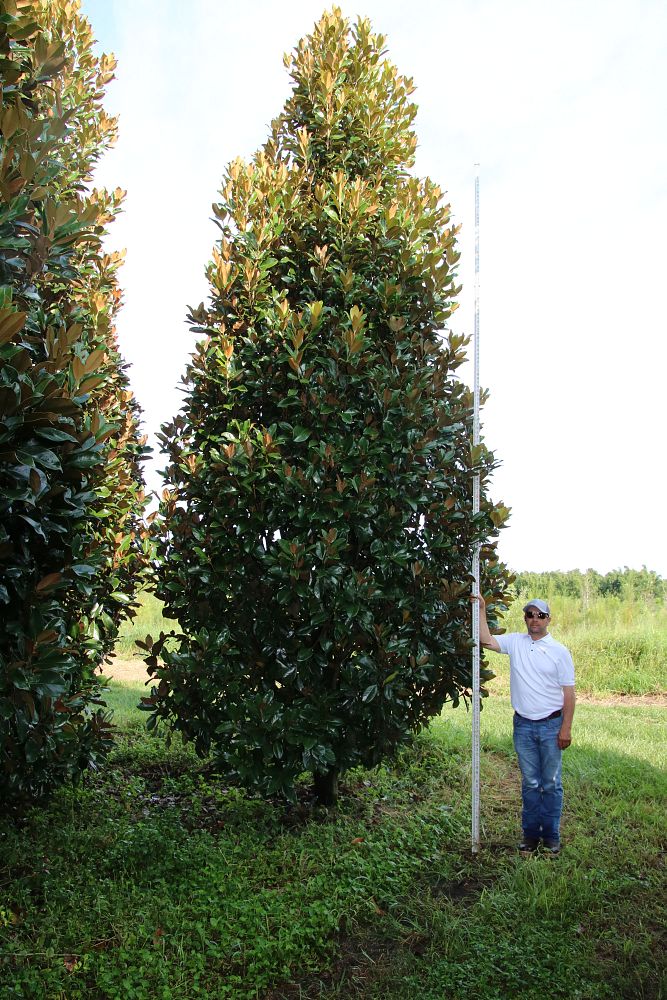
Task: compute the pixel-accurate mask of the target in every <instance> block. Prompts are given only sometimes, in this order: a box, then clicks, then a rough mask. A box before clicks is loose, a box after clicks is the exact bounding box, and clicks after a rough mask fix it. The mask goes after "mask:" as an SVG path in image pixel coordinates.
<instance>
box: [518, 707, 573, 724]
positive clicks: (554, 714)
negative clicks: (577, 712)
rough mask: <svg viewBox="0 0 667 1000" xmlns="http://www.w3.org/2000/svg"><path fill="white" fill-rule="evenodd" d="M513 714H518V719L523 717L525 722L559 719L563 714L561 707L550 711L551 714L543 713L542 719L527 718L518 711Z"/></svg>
mask: <svg viewBox="0 0 667 1000" xmlns="http://www.w3.org/2000/svg"><path fill="white" fill-rule="evenodd" d="M514 714H515V715H518V716H519V718H520V719H525V720H526V722H547V721H548V720H549V719H559V718H560V716H561V715H562V714H563V709H562V708H557V709H556V711H555V712H552V713H551V715H545V716H544V718H543V719H528V718H527V717H526V716H525V715H521V714H520V713H519V712H515V713H514Z"/></svg>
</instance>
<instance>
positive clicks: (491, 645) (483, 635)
mask: <svg viewBox="0 0 667 1000" xmlns="http://www.w3.org/2000/svg"><path fill="white" fill-rule="evenodd" d="M471 600H472V601H475V600H476V601H478V602H479V641H480V643H481V645H482V646H484V648H485V649H492V650H493V651H494V653H499V652H500V646H499V645H498V640H497V639H496V637H495V636H494V635H491V633H490V632H489V625H488V622H487V620H486V602H485V601H484V598H483V597H482V595H481V594H479V595H478V596H477V597H471Z"/></svg>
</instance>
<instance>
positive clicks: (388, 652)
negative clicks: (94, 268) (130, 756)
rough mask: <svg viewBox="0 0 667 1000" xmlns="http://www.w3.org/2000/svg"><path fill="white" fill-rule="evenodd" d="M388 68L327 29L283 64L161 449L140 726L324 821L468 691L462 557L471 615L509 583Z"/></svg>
mask: <svg viewBox="0 0 667 1000" xmlns="http://www.w3.org/2000/svg"><path fill="white" fill-rule="evenodd" d="M383 50H384V38H383V37H382V36H379V35H373V34H372V33H371V27H370V24H369V22H368V21H366V20H359V21H358V23H357V24H356V25H354V26H353V27H351V26H350V24H349V23H348V21H347V20H345V19H344V18H343V17H342V15H341V13H340V11H339V10H336V9H334V10H333V11H332V12H331V13H328V14H325V15H324V16H323V17H322V19H321V20H320V22H319V23H318V24H317V25H316V26H315V28H314V30H313V33H312V35H310V36H308V37H307V38H306V39H305V40H302V41H301V42H300V43H299V45H298V47H297V48H296V50H295V52H294V54H293V55H292V56H289V57H286V63H287V66H288V68H289V71H290V75H291V79H292V93H291V96H290V98H289V100H288V101H287V103H286V105H285V107H284V110H283V111H282V113H281V114H280V116H279V117H278V118H277V119H276V120H275V121H274V122H273V124H272V128H271V134H270V136H269V138H268V140H267V142H266V144H265V145H264V147H263V148H262V149H261V150H260V151H259V152H258V153H257V154H256V155H255V156H254V158H253V160H252V162H251V163H244V162H242V161H241V160H235V161H234V162H233V163H232V164H231V165H230V166H229V167H228V169H227V172H226V174H225V177H224V181H223V187H222V192H221V201H220V203H219V204H217V205H215V206H214V212H215V217H216V221H217V223H218V226H219V228H220V233H221V236H220V240H219V242H218V244H217V245H216V247H215V248H214V251H213V260H212V262H211V263H210V264H209V267H208V272H207V273H208V278H209V281H210V286H211V299H210V304H209V306H208V307H206V306H204V305H202V306H200V307H199V308H198V309H195V310H193V311H192V313H191V321H192V323H193V325H194V328H195V329H196V330H197V331H198V332H200V333H202V334H204V335H205V336H204V339H203V340H202V341H201V343H200V344H199V346H198V348H197V351H196V353H195V355H194V357H193V360H192V364H191V365H190V367H189V368H188V371H187V374H186V379H185V382H186V387H187V395H186V399H185V405H184V407H183V410H182V411H181V413H179V415H178V416H177V417H176V418H175V420H174V421H173V423H171V424H170V425H169V426H166V427H164V428H163V433H162V443H163V446H164V449H165V451H166V453H167V455H168V457H169V465H168V468H167V470H166V489H165V491H164V494H163V500H162V504H161V507H160V513H159V517H158V519H157V521H156V534H157V540H158V546H159V551H160V557H161V558H160V562H159V585H158V594H159V596H160V597H161V598H162V599H163V600H164V601H165V602H166V613H167V614H168V615H169V616H171V617H174V618H176V619H178V622H179V624H180V628H181V632H182V634H181V635H179V637H178V639H177V641H176V642H175V643H174V642H173V640H172V643H171V644H170V645H169V647H168V648H167V647H166V646H165V644H164V642H163V640H162V639H160V641H158V642H157V643H153V640H152V639H151V637H148V640H147V644H146V645H147V647H148V648H149V651H150V654H151V655H150V656H149V658H148V662H149V665H150V666H151V669H152V671H153V673H154V674H155V676H156V679H157V680H158V683H157V686H156V687H155V688H154V689H153V693H152V696H151V698H149V699H146V704H145V707H146V708H147V709H149V710H151V711H152V722H153V724H155V723H156V722H157V721H158V720H159V719H168V720H170V721H171V723H172V724H173V726H175V727H176V729H178V730H180V731H181V732H182V733H183V734H184V735H185V736H186V737H187V738H189V739H192V740H194V741H195V745H196V747H197V750H198V751H199V752H200V753H202V754H206V753H209V752H211V751H212V752H214V753H215V755H216V756H217V757H218V758H219V760H220V761H221V762H222V764H224V766H225V767H226V768H227V769H229V770H231V771H233V772H235V773H236V774H237V775H238V776H239V777H240V779H241V780H242V781H244V782H245V783H246V784H249V785H251V786H254V787H257V788H259V789H260V790H262V791H264V792H265V793H273V792H278V791H279V792H282V793H285V794H287V795H290V794H292V793H293V783H294V780H295V778H296V777H297V776H298V775H299V774H300V773H302V772H304V771H310V772H312V773H313V774H314V776H315V784H316V790H317V793H318V796H319V798H320V799H321V800H322V801H328V800H331V799H332V798H333V797H334V796H335V788H336V779H337V775H338V774H339V772H340V771H342V770H344V769H346V768H349V767H352V766H353V765H358V764H362V765H366V766H372V765H375V764H377V763H378V762H379V761H380V760H382V759H383V758H384V757H385V756H386V755H389V754H391V753H392V751H393V750H394V749H395V748H396V747H397V746H398V745H399V744H400V743H401V742H403V741H404V740H405V739H406V738H407V737H408V736H409V734H411V733H414V732H415V731H416V730H418V729H419V728H420V727H421V726H423V725H424V724H425V723H427V721H428V720H429V719H430V718H431V717H432V716H434V715H436V714H437V713H439V712H440V711H441V709H442V707H443V705H444V703H445V702H446V701H451V702H452V703H453V704H454V705H456V704H458V702H459V699H460V697H461V695H462V694H464V695H465V694H467V692H468V690H469V687H470V685H471V640H470V601H469V595H470V588H471V560H472V555H473V550H474V547H475V545H476V543H481V544H482V576H483V581H484V589H485V592H486V593H487V596H488V599H489V605H490V612H491V614H493V608H494V606H496V607H504V600H505V591H506V587H507V584H508V582H509V577H508V573H507V570H506V568H505V567H504V566H502V565H501V564H499V563H498V561H497V559H496V556H495V552H494V547H493V543H492V539H493V538H494V537H495V536H496V535H497V531H498V528H499V526H500V525H501V524H502V522H503V521H504V520H505V518H506V516H507V513H508V512H507V510H506V508H504V507H502V506H494V505H493V504H492V502H491V501H490V500H489V498H488V496H487V493H486V482H487V478H488V476H489V473H490V472H491V471H492V469H493V467H494V458H493V456H492V455H491V453H490V452H489V451H488V450H487V449H486V448H485V447H484V446H483V445H481V446H479V447H477V448H474V449H473V448H472V447H471V435H472V416H473V414H472V394H471V392H470V390H469V389H468V388H467V387H466V386H465V385H464V384H463V383H462V382H461V381H460V380H459V379H458V377H457V369H458V368H459V367H460V365H461V364H462V363H463V361H464V360H465V345H466V340H465V338H464V337H463V336H462V335H460V334H455V333H452V332H447V327H448V322H449V319H450V316H451V314H452V312H453V311H454V309H455V307H456V306H455V296H456V294H457V293H458V291H459V289H458V288H457V284H456V277H455V270H454V269H455V265H456V262H457V260H458V257H459V254H458V251H457V249H456V232H457V230H456V227H455V226H454V225H453V224H452V223H451V217H450V209H449V206H448V205H447V204H446V203H445V202H444V201H443V197H442V192H441V190H440V188H439V187H438V186H437V185H436V184H435V183H434V182H433V181H431V180H429V179H428V178H427V179H424V180H419V179H417V178H416V177H414V176H412V174H411V173H410V168H411V167H412V166H413V162H414V151H415V147H416V142H417V140H416V136H415V134H414V132H413V131H412V123H413V120H414V117H415V113H416V106H415V105H414V104H413V103H412V102H411V94H412V91H413V87H412V83H411V81H410V80H407V79H404V78H403V77H401V76H399V74H398V72H397V70H396V69H395V67H394V66H392V65H391V63H389V62H388V61H387V60H386V59H385V58H384V55H383ZM476 472H479V473H480V475H481V478H482V484H483V486H482V501H481V512H480V513H479V514H478V515H477V516H473V514H472V484H473V477H474V474H475V473H476ZM487 676H488V675H487Z"/></svg>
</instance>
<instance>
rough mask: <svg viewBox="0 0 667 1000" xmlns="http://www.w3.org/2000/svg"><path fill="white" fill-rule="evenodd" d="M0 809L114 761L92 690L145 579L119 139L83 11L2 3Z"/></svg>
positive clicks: (140, 446) (106, 63)
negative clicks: (115, 181) (126, 353)
mask: <svg viewBox="0 0 667 1000" xmlns="http://www.w3.org/2000/svg"><path fill="white" fill-rule="evenodd" d="M0 10H1V12H2V17H1V18H0V76H1V81H2V107H1V109H0V133H1V136H0V148H1V151H2V156H1V158H0V194H1V195H2V205H1V206H0V618H1V622H2V624H1V626H0V794H2V795H5V796H9V797H28V796H31V795H37V794H40V793H42V792H45V791H47V790H48V789H49V788H51V787H52V786H53V785H54V784H56V783H58V782H59V781H62V780H64V779H65V778H68V777H74V776H76V775H77V774H78V773H79V772H80V771H81V770H82V769H83V768H84V767H85V766H86V765H87V764H88V763H89V762H91V761H93V760H94V759H95V757H96V756H97V755H98V754H99V753H100V752H101V751H103V750H104V749H105V748H106V747H107V746H108V744H109V739H110V734H109V723H108V720H107V718H106V716H105V714H104V713H103V711H102V710H101V709H100V707H99V706H100V702H99V698H100V677H99V676H98V675H97V674H96V673H95V669H96V667H98V665H99V664H100V662H101V660H102V658H103V656H104V654H105V653H107V652H108V651H109V650H110V649H111V647H112V645H113V640H114V638H115V636H116V633H117V628H118V624H119V622H120V620H121V619H122V618H123V617H124V616H125V615H126V614H127V613H128V611H130V612H131V609H132V594H133V591H134V588H135V587H136V586H137V585H138V584H139V583H140V581H141V575H142V573H143V572H144V571H145V568H146V566H147V563H148V559H147V555H148V549H147V545H148V540H147V538H146V537H142V533H143V535H144V536H145V534H146V531H145V529H144V527H143V521H142V520H141V516H142V513H143V509H144V500H143V496H142V481H141V474H140V461H141V458H142V455H143V452H144V451H145V448H144V443H143V441H142V439H141V438H140V437H139V435H138V429H137V427H138V408H137V405H136V403H135V402H134V399H133V397H132V394H131V392H130V391H129V388H128V380H127V375H126V372H125V366H124V365H123V363H122V360H121V358H120V355H119V353H118V347H117V343H116V337H115V331H114V317H115V313H116V311H117V309H118V306H119V303H120V291H119V289H118V286H117V280H116V272H117V269H118V267H119V265H120V262H121V255H120V254H114V253H111V254H109V253H106V252H104V250H103V247H102V239H103V237H104V235H105V232H106V226H107V224H108V222H110V221H111V220H112V219H113V218H114V216H115V215H116V213H117V211H118V210H119V207H120V202H121V196H122V192H119V191H117V192H114V193H107V192H105V191H95V190H93V191H91V190H90V189H89V181H90V174H91V170H92V168H93V166H94V164H95V162H96V161H97V159H98V158H99V156H100V155H101V153H102V152H103V151H104V150H105V149H106V148H107V147H108V146H109V145H110V144H111V143H112V142H113V140H114V138H115V134H116V125H115V121H114V120H113V119H109V118H108V117H107V115H106V114H105V113H104V111H103V109H102V106H101V102H102V96H103V92H104V86H105V84H106V83H107V82H108V81H109V80H110V79H111V77H112V75H113V69H114V63H113V60H112V59H110V58H109V57H107V56H102V57H101V58H100V59H98V58H97V57H96V56H95V55H94V53H93V51H92V46H93V37H92V32H91V29H90V26H89V24H88V23H87V21H86V20H85V19H84V18H82V17H81V16H80V14H79V5H78V3H76V2H64V0H36V2H26V0H24V2H14V0H2V3H0Z"/></svg>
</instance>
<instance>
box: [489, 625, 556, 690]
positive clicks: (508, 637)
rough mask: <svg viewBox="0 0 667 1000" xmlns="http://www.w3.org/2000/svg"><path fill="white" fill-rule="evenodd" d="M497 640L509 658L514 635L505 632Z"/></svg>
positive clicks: (501, 650)
mask: <svg viewBox="0 0 667 1000" xmlns="http://www.w3.org/2000/svg"><path fill="white" fill-rule="evenodd" d="M495 638H496V641H497V643H498V645H499V646H500V652H501V653H504V654H505V656H509V654H510V653H511V652H512V645H513V639H514V633H513V632H505V633H504V634H503V635H497V636H495ZM573 683H574V682H573Z"/></svg>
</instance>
